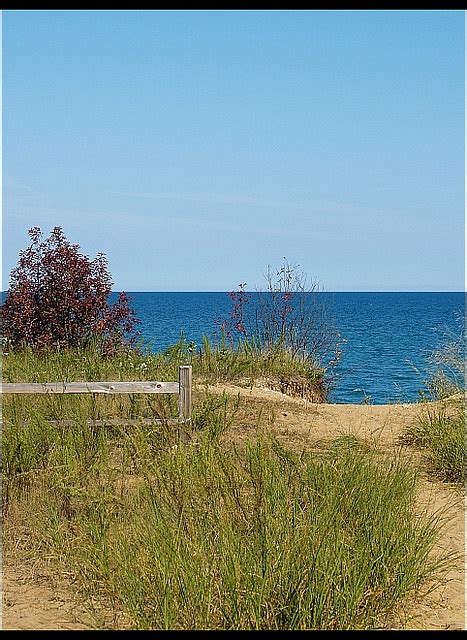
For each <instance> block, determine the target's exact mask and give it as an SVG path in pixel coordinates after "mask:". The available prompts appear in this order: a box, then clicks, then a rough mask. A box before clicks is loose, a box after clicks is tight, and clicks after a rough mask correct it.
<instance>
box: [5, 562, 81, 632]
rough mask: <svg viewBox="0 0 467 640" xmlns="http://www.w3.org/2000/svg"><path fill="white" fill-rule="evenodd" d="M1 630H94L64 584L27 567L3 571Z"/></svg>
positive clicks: (9, 568) (14, 567)
mask: <svg viewBox="0 0 467 640" xmlns="http://www.w3.org/2000/svg"><path fill="white" fill-rule="evenodd" d="M3 569H4V571H3V610H2V629H11V630H13V629H14V630H24V629H34V630H36V629H41V630H52V629H53V630H63V631H65V630H67V631H71V630H86V629H88V630H89V629H93V621H92V618H91V616H90V615H89V614H88V613H86V611H85V610H84V608H83V607H82V606H81V605H80V604H79V603H78V602H77V601H76V600H75V598H74V597H73V595H72V594H71V590H70V589H68V588H67V587H66V586H65V585H64V581H63V580H60V579H54V578H53V576H51V575H50V574H49V575H47V574H42V575H41V574H40V573H38V572H37V571H33V570H32V569H31V567H28V566H26V565H24V564H19V565H13V564H12V565H10V564H4V567H3Z"/></svg>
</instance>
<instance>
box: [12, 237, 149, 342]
mask: <svg viewBox="0 0 467 640" xmlns="http://www.w3.org/2000/svg"><path fill="white" fill-rule="evenodd" d="M29 237H30V239H31V244H30V246H29V247H28V248H27V249H25V250H23V251H21V252H20V255H19V259H18V264H17V266H16V267H15V268H14V269H13V271H12V272H11V274H10V286H9V289H8V291H7V295H6V300H5V302H4V304H3V305H2V308H1V320H2V327H3V336H4V338H6V339H7V340H8V344H9V345H10V346H14V347H25V346H30V347H33V348H35V349H44V348H53V349H69V348H72V347H79V346H83V345H84V344H86V342H89V341H91V340H96V339H97V340H100V341H101V343H102V346H103V349H104V351H106V352H109V351H115V350H118V348H120V347H121V346H124V345H133V344H134V342H135V340H136V335H137V334H136V331H135V326H136V324H137V322H138V320H137V319H136V317H135V314H134V312H133V310H132V309H131V308H130V306H129V299H128V297H127V295H126V294H125V293H124V292H122V293H120V295H119V298H118V300H117V302H115V304H113V305H110V304H109V302H108V298H109V295H110V293H111V287H112V278H111V276H110V274H109V271H108V268H107V259H106V257H105V256H104V255H103V254H102V253H99V254H98V255H97V257H96V258H95V259H94V260H89V258H88V257H87V256H85V255H83V254H81V253H80V251H79V245H77V244H71V243H70V242H69V241H68V240H67V238H66V237H65V235H64V233H63V231H62V229H61V227H54V229H53V230H52V233H51V234H50V237H49V238H47V239H46V240H43V239H42V232H41V230H40V228H39V227H33V228H32V229H30V230H29Z"/></svg>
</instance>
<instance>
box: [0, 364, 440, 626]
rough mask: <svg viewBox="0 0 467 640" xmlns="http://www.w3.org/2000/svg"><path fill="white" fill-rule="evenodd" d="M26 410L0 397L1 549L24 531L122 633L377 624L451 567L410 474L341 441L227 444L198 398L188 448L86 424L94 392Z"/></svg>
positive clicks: (224, 414)
mask: <svg viewBox="0 0 467 640" xmlns="http://www.w3.org/2000/svg"><path fill="white" fill-rule="evenodd" d="M122 368H123V367H122ZM31 373H32V372H31ZM41 375H43V374H41ZM30 400H31V397H30V398H28V399H26V398H25V397H10V398H6V401H5V403H4V433H3V451H2V454H3V510H4V540H5V542H4V545H5V546H4V548H5V549H6V550H8V548H11V546H12V545H13V546H14V545H15V544H16V540H17V535H18V531H23V532H27V533H26V540H27V547H28V549H29V550H28V553H29V554H36V557H44V556H46V557H48V558H52V559H53V560H54V561H55V562H57V563H62V566H63V567H65V568H66V571H67V572H68V573H69V574H71V575H73V576H74V577H75V579H76V585H78V586H79V589H80V590H81V592H82V594H83V596H84V597H86V598H87V599H88V601H89V602H90V601H93V602H101V603H105V606H106V607H107V608H109V609H111V610H113V611H115V612H116V613H123V614H124V616H125V618H126V620H127V624H128V626H129V627H131V628H135V629H256V630H257V629H268V630H269V629H270V630H274V629H371V628H378V627H381V626H384V625H385V624H386V623H387V620H388V619H389V618H390V617H391V615H393V614H394V612H395V611H396V609H397V608H398V606H399V605H400V604H401V603H402V602H403V601H404V600H405V598H407V597H408V596H410V595H413V594H414V593H415V592H416V591H418V590H419V589H423V588H424V585H425V584H427V580H428V579H429V580H430V584H431V585H433V578H435V581H436V577H437V576H441V575H442V571H443V568H444V567H446V566H447V563H448V561H449V559H450V558H449V557H448V556H447V555H444V556H440V555H438V556H436V557H435V556H434V555H433V547H434V545H435V543H436V540H437V536H438V533H437V531H438V525H439V518H440V515H439V514H438V516H433V515H428V514H424V515H423V514H420V513H418V512H417V510H416V507H415V497H416V492H417V486H418V476H417V471H416V470H415V469H414V468H412V467H411V466H410V465H408V464H407V462H406V461H402V460H401V459H399V458H397V457H388V456H383V455H382V454H381V453H378V452H377V451H375V450H374V449H372V448H371V447H370V448H369V447H360V446H355V442H353V441H350V440H349V439H348V438H347V439H345V438H340V439H337V440H335V441H334V442H333V443H331V445H330V446H329V448H328V449H326V450H323V451H322V452H320V453H307V452H303V453H301V454H297V453H293V452H292V451H290V450H289V449H288V448H287V447H285V446H283V445H281V444H280V443H279V442H278V441H277V440H276V439H275V438H274V437H273V436H272V435H270V434H268V433H267V432H265V431H264V432H263V431H261V429H259V431H258V433H257V435H256V437H254V438H251V439H250V440H249V441H248V442H246V444H245V443H244V444H242V445H240V444H238V445H237V446H235V445H234V444H232V442H231V443H230V444H227V442H226V440H225V438H224V436H225V435H227V434H228V433H229V429H230V425H231V424H232V422H233V420H234V419H235V412H236V408H237V407H236V404H235V402H232V401H231V400H230V399H228V398H227V396H221V397H219V396H212V395H210V394H209V393H205V394H204V395H203V396H200V397H198V399H197V402H195V408H194V415H193V429H192V431H191V432H190V434H189V435H190V439H189V440H190V441H189V442H188V443H187V444H181V443H180V442H179V438H178V434H177V430H176V429H174V428H173V427H171V428H169V427H167V426H166V425H164V424H160V425H154V426H147V425H133V426H131V427H130V426H128V427H125V426H121V427H107V428H101V427H97V428H96V427H93V426H90V425H89V424H88V419H89V418H90V417H95V416H96V414H98V413H99V411H104V409H103V407H102V406H101V405H98V404H97V403H98V402H100V401H101V399H98V398H92V397H90V398H88V399H87V401H86V402H84V398H81V400H77V399H76V398H73V397H71V396H64V397H62V398H60V397H55V398H52V397H51V398H47V401H49V402H54V403H57V404H55V405H42V406H41V405H39V404H34V403H31V402H30ZM105 400H108V401H110V400H111V398H106V399H105ZM110 406H111V409H109V407H107V408H106V409H105V410H106V411H120V410H121V407H118V406H117V405H112V404H111V405H110ZM51 415H55V416H58V415H60V416H61V417H63V418H66V417H69V416H70V415H72V416H73V418H74V422H75V424H74V426H73V428H70V427H69V426H68V427H65V426H60V425H57V424H53V423H52V422H51V419H50V416H51ZM357 444H358V443H357Z"/></svg>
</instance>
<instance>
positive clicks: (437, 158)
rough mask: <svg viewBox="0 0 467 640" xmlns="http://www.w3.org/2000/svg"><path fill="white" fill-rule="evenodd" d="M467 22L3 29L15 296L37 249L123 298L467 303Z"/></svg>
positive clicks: (62, 18) (450, 14)
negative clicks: (100, 276)
mask: <svg viewBox="0 0 467 640" xmlns="http://www.w3.org/2000/svg"><path fill="white" fill-rule="evenodd" d="M464 46H465V44H464V12H462V11H445V12H443V11H421V12H420V11H401V12H399V11H386V12H385V11H382V12H379V11H378V12H372V11H348V12H346V11H329V12H328V11H317V12H314V11H306V12H299V11H292V12H283V11H266V12H265V11H257V12H256V11H213V12H209V11H193V12H190V11H179V12H176V11H162V12H146V11H135V12H132V11H130V12H128V11H123V12H118V11H110V12H100V11H99V12H93V11H81V12H71V11H62V12H54V11H39V12H33V11H22V12H13V11H6V12H3V225H2V227H3V289H5V288H6V287H7V285H8V275H9V272H10V271H11V269H12V268H13V266H14V265H15V263H16V260H17V257H18V252H19V250H20V249H22V248H25V247H26V246H27V244H28V236H27V229H28V228H29V227H31V226H36V225H37V226H40V227H42V229H43V230H44V231H46V232H47V233H49V232H50V230H51V229H52V227H54V226H56V225H60V226H62V227H63V229H64V231H65V234H66V235H67V237H68V238H69V239H70V240H71V241H72V242H76V243H78V244H80V246H81V249H82V251H83V252H84V253H85V254H87V255H89V256H90V257H94V256H95V255H96V253H97V252H99V251H102V252H104V253H105V254H106V255H107V257H108V260H109V268H110V271H111V273H112V275H113V278H114V282H115V286H114V288H115V289H117V290H119V289H125V290H127V291H136V290H140V291H144V290H147V291H196V290H199V291H216V290H223V291H225V290H229V289H232V288H234V287H236V286H237V284H238V283H240V282H246V283H247V288H254V287H255V286H261V285H262V273H263V272H264V271H265V269H266V267H267V265H268V264H270V265H273V266H274V265H278V264H280V262H281V261H282V257H283V256H285V257H287V259H288V260H289V261H290V262H292V263H298V264H299V265H300V267H301V269H302V270H303V271H306V272H307V273H308V274H309V275H310V276H313V277H314V278H317V279H318V280H319V282H320V283H321V284H322V285H323V286H324V287H325V288H326V289H328V290H336V291H338V290H342V291H345V290H347V291H351V290H357V291H358V290H368V291H379V290H380V291H388V290H393V291H404V290H407V291H417V290H428V291H436V290H439V291H443V290H463V289H464Z"/></svg>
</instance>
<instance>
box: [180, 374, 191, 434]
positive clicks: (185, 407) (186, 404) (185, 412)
mask: <svg viewBox="0 0 467 640" xmlns="http://www.w3.org/2000/svg"><path fill="white" fill-rule="evenodd" d="M178 383H179V385H180V394H179V397H178V416H179V420H180V421H183V422H189V421H190V420H191V366H189V365H188V366H183V367H179V368H178Z"/></svg>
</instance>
